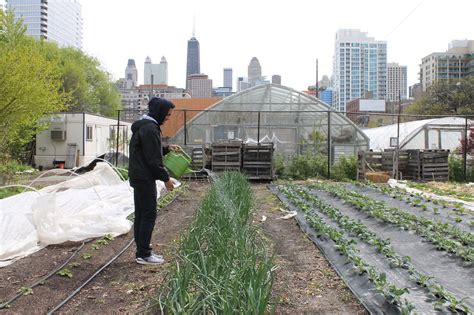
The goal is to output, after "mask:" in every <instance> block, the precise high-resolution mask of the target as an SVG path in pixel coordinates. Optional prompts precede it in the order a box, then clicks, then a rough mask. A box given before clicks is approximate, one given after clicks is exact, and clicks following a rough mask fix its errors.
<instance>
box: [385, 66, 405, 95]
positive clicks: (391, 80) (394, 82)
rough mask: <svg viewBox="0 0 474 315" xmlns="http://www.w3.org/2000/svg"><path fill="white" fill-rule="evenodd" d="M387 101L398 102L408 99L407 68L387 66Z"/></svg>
mask: <svg viewBox="0 0 474 315" xmlns="http://www.w3.org/2000/svg"><path fill="white" fill-rule="evenodd" d="M387 69H388V74H387V100H389V101H391V102H397V101H398V100H399V96H400V98H401V99H402V100H404V99H406V98H407V66H400V65H399V64H398V63H389V64H388V66H387Z"/></svg>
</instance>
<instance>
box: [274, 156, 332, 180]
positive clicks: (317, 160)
mask: <svg viewBox="0 0 474 315" xmlns="http://www.w3.org/2000/svg"><path fill="white" fill-rule="evenodd" d="M327 165H328V164H327V157H326V156H324V155H321V154H311V153H306V154H302V155H293V156H291V157H289V158H288V160H287V161H286V163H285V167H284V171H283V172H281V171H280V173H282V174H281V178H292V179H306V178H309V177H316V176H321V177H325V176H326V175H327ZM280 168H281V167H280ZM277 174H278V173H277Z"/></svg>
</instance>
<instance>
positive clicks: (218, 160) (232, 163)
mask: <svg viewBox="0 0 474 315" xmlns="http://www.w3.org/2000/svg"><path fill="white" fill-rule="evenodd" d="M211 147H212V162H211V164H212V165H211V167H212V171H213V172H224V171H227V170H230V171H240V170H241V167H242V142H241V141H226V142H215V143H213V144H212V145H211Z"/></svg>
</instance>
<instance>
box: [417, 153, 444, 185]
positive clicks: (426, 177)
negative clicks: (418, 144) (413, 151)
mask: <svg viewBox="0 0 474 315" xmlns="http://www.w3.org/2000/svg"><path fill="white" fill-rule="evenodd" d="M448 158H449V150H424V151H421V152H420V160H421V162H420V165H421V173H420V179H421V180H422V181H447V180H448V179H449V165H448Z"/></svg>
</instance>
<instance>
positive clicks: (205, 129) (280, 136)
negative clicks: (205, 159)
mask: <svg viewBox="0 0 474 315" xmlns="http://www.w3.org/2000/svg"><path fill="white" fill-rule="evenodd" d="M188 114H189V113H188ZM328 122H329V124H328ZM328 138H330V139H331V141H330V143H329V145H328V142H327V139H328ZM230 139H240V140H242V141H244V142H247V143H248V142H250V143H256V142H258V139H259V140H260V142H273V143H274V145H275V149H276V150H277V151H279V152H283V153H296V152H297V153H304V152H307V151H312V152H318V153H322V154H327V152H328V149H329V148H330V150H331V156H332V157H333V160H334V159H337V157H338V156H340V155H349V154H355V153H356V152H357V151H359V150H366V149H367V148H368V145H369V142H368V137H367V136H366V135H365V134H364V133H363V132H362V130H361V129H359V128H358V127H357V126H356V125H355V124H354V123H352V122H351V121H350V120H349V119H348V118H346V117H345V116H344V115H342V114H339V113H337V112H334V111H333V110H332V109H331V108H330V107H329V106H328V105H327V104H325V103H324V102H322V101H320V100H319V99H317V98H315V97H313V96H311V95H308V94H305V93H302V92H298V91H296V90H293V89H291V88H288V87H284V86H281V85H276V84H267V85H261V86H257V87H254V88H251V89H247V90H244V91H242V92H239V93H236V94H234V95H232V96H229V97H227V98H225V99H223V100H221V101H220V102H218V103H216V104H215V105H213V106H211V107H210V108H208V109H206V110H205V111H201V112H199V114H197V115H196V116H195V117H194V118H193V119H191V120H190V121H188V123H187V124H186V126H184V127H183V128H181V129H180V130H179V131H178V132H177V133H176V135H175V136H174V137H173V138H172V139H171V141H172V142H173V143H179V144H183V145H186V146H197V145H201V144H202V143H213V142H217V141H221V140H230Z"/></svg>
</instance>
